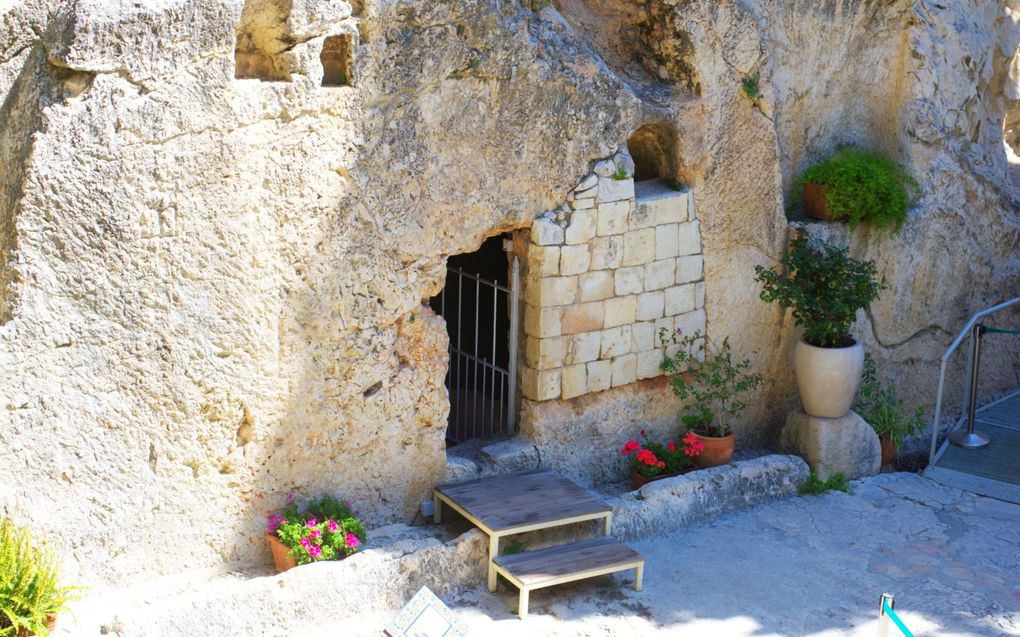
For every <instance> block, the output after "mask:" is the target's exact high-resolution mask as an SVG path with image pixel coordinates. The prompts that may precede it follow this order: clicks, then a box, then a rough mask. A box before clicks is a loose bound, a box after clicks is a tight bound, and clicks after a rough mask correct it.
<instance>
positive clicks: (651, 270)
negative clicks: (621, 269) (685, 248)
mask: <svg viewBox="0 0 1020 637" xmlns="http://www.w3.org/2000/svg"><path fill="white" fill-rule="evenodd" d="M676 272H677V264H676V259H663V260H661V261H652V262H651V263H649V264H648V265H646V266H645V290H662V289H664V288H668V287H669V286H671V285H673V283H674V282H675V281H676Z"/></svg>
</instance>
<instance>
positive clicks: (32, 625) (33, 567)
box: [0, 518, 80, 637]
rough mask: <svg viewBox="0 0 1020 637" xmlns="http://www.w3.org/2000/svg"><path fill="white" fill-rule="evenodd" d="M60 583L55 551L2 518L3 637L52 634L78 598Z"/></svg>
mask: <svg viewBox="0 0 1020 637" xmlns="http://www.w3.org/2000/svg"><path fill="white" fill-rule="evenodd" d="M79 590H80V589H79V588H77V587H74V586H65V585H63V584H61V583H60V572H59V569H58V567H57V557H56V555H54V553H53V551H52V549H51V548H50V547H47V546H45V545H40V544H36V543H35V542H33V541H32V534H31V532H30V531H29V530H28V528H25V527H20V526H16V525H15V524H14V523H13V522H11V521H10V520H8V519H6V518H0V635H11V636H16V637H22V636H27V635H49V634H50V631H51V630H53V629H54V628H56V624H57V613H60V612H62V611H63V610H65V608H66V605H67V602H70V601H73V600H75V599H78V594H77V591H79Z"/></svg>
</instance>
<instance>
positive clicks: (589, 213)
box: [564, 210, 596, 245]
mask: <svg viewBox="0 0 1020 637" xmlns="http://www.w3.org/2000/svg"><path fill="white" fill-rule="evenodd" d="M595 219H596V213H595V211H594V210H574V213H573V214H572V215H570V225H568V226H567V229H566V230H565V231H564V239H565V241H566V242H567V244H568V245H578V244H582V243H584V244H587V243H588V242H589V241H591V240H592V239H594V238H595Z"/></svg>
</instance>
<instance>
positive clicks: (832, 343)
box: [754, 236, 885, 418]
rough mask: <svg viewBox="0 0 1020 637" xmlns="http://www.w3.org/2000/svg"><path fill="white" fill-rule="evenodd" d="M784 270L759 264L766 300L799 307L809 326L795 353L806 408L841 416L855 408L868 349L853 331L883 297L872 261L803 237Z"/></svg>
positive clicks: (799, 321)
mask: <svg viewBox="0 0 1020 637" xmlns="http://www.w3.org/2000/svg"><path fill="white" fill-rule="evenodd" d="M781 264H782V267H783V272H780V271H777V270H772V269H767V268H764V267H762V266H760V265H759V266H755V268H754V270H755V273H756V277H755V279H756V280H757V281H758V282H759V283H760V284H761V286H762V291H761V299H762V300H763V301H765V302H766V303H773V302H775V303H779V305H780V307H784V308H789V307H792V308H793V320H794V323H795V324H796V325H799V326H802V327H803V328H804V337H803V338H802V339H801V340H799V341H798V342H797V345H796V347H795V348H794V354H793V371H794V374H795V375H796V377H797V387H798V389H799V390H800V399H801V403H803V405H804V411H805V412H806V413H807V414H808V415H811V416H816V417H819V418H840V417H841V416H844V415H846V413H847V412H848V411H849V410H850V405H851V404H852V402H853V399H854V396H855V395H856V394H857V388H858V386H859V385H860V381H861V371H862V369H863V367H864V349H863V348H862V347H861V344H860V343H858V342H857V341H856V340H854V339H853V337H851V336H850V327H851V326H852V325H853V322H854V319H855V318H856V316H857V310H862V309H867V308H868V307H870V306H871V303H872V301H874V300H876V299H877V298H878V295H879V293H880V291H881V290H883V289H884V288H885V282H884V281H881V282H879V281H878V280H877V278H876V277H877V271H876V269H875V264H874V263H873V262H872V261H858V260H856V259H852V258H850V256H849V254H847V251H846V250H843V249H840V248H837V247H835V246H832V245H829V244H827V243H824V242H821V243H819V245H818V247H812V246H811V245H809V244H808V242H807V240H806V239H805V238H804V237H803V236H799V237H797V238H796V239H795V240H794V241H793V243H792V244H791V245H790V247H789V249H788V250H787V251H786V253H785V254H784V255H783V258H782V261H781Z"/></svg>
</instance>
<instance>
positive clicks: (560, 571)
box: [493, 537, 644, 587]
mask: <svg viewBox="0 0 1020 637" xmlns="http://www.w3.org/2000/svg"><path fill="white" fill-rule="evenodd" d="M493 561H494V562H495V563H496V564H498V565H499V566H500V567H502V568H504V569H506V570H507V571H509V572H510V573H512V574H513V575H514V577H516V578H518V579H519V580H521V583H522V584H523V585H524V586H528V587H532V586H541V585H542V584H543V583H544V582H548V581H550V580H562V578H563V577H564V576H565V575H576V576H577V578H578V579H581V578H583V577H584V575H585V573H586V572H590V571H600V570H604V569H607V568H616V567H618V568H619V569H620V570H623V569H625V568H629V567H634V566H636V565H637V564H641V563H643V562H644V558H643V557H641V555H640V554H639V553H638V552H637V551H635V550H634V549H632V548H630V547H629V546H627V545H626V544H621V543H620V542H618V541H617V540H616V539H615V538H612V537H599V538H595V539H594V540H585V541H583V542H574V543H573V544H564V545H561V546H551V547H549V548H546V549H539V550H537V551H528V552H527V553H517V554H515V555H501V556H499V557H497V558H496V559H495V560H493Z"/></svg>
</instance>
